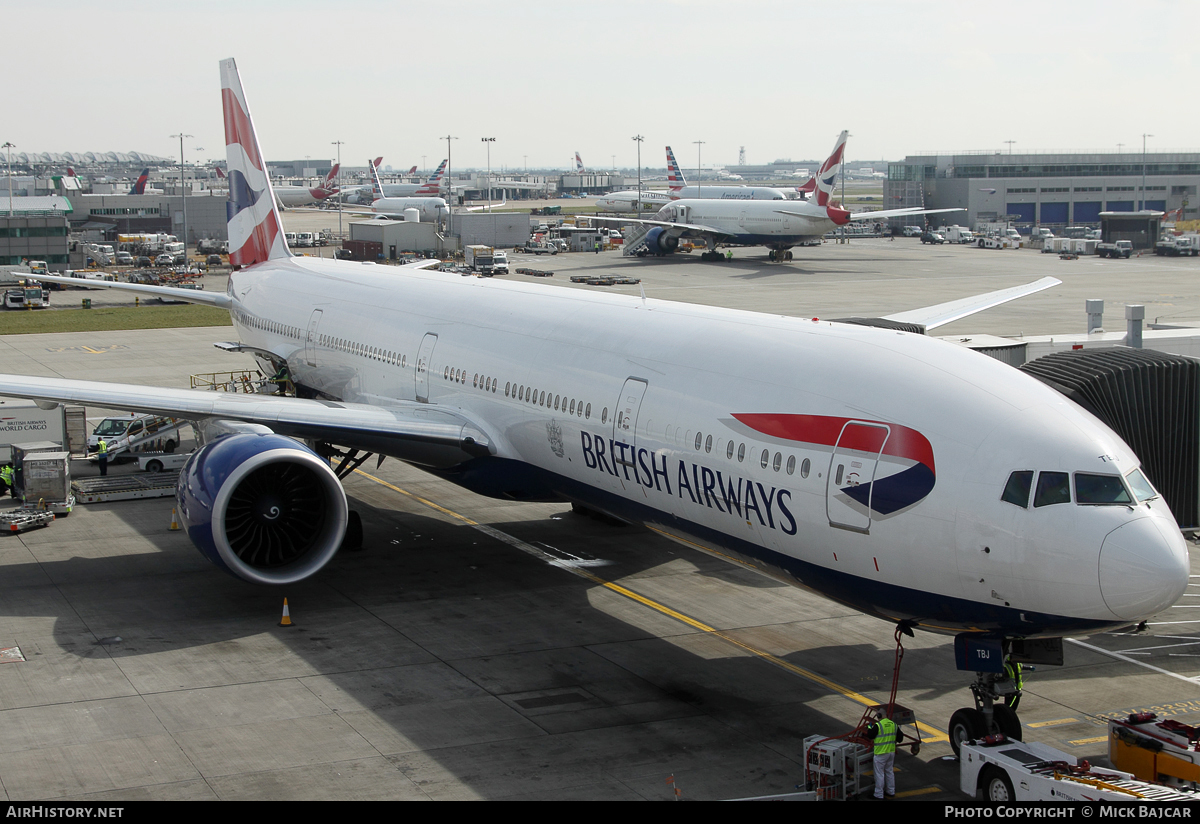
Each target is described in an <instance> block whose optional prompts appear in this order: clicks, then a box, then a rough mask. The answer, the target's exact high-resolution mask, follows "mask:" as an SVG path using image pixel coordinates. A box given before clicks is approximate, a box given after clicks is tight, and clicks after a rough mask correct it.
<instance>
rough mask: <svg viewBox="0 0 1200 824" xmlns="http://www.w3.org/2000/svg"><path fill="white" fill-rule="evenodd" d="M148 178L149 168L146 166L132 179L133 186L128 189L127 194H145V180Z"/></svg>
mask: <svg viewBox="0 0 1200 824" xmlns="http://www.w3.org/2000/svg"><path fill="white" fill-rule="evenodd" d="M149 179H150V168H149V167H146V168H145V169H142V173H141V174H140V175H138V176H137V180H136V181H134V184H133V188H132V189H130V190H129V194H131V195H144V194H146V181H147V180H149Z"/></svg>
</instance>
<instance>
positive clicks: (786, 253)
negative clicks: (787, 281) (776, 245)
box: [767, 249, 792, 263]
mask: <svg viewBox="0 0 1200 824" xmlns="http://www.w3.org/2000/svg"><path fill="white" fill-rule="evenodd" d="M767 257H768V258H770V259H771V260H773V261H775V262H776V263H783V262H784V261H785V260H791V259H792V250H791V249H772V250H771V253H770V254H769V255H768V256H767Z"/></svg>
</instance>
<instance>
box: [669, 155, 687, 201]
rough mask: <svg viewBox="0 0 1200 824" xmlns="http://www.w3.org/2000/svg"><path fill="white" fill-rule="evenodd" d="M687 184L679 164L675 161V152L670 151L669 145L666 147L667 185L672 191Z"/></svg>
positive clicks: (676, 190)
mask: <svg viewBox="0 0 1200 824" xmlns="http://www.w3.org/2000/svg"><path fill="white" fill-rule="evenodd" d="M686 185H687V180H686V179H685V178H684V176H683V172H682V171H681V170H680V168H679V164H678V163H676V162H675V153H674V152H673V151H671V147H670V146H668V147H667V186H668V188H670V190H671V191H672V192H678V191H679V190H680V189H682V188H683V187H684V186H686Z"/></svg>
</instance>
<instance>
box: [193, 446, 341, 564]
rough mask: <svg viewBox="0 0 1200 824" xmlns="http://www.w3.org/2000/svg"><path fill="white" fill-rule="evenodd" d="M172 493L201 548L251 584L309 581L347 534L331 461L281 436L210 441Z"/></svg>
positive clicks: (195, 541)
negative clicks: (330, 464)
mask: <svg viewBox="0 0 1200 824" xmlns="http://www.w3.org/2000/svg"><path fill="white" fill-rule="evenodd" d="M175 497H176V499H177V500H178V501H179V510H180V513H181V515H180V517H181V519H182V524H183V527H184V529H186V530H187V533H188V537H189V538H190V539H191V541H192V543H193V544H195V545H196V547H197V548H198V549H199V550H200V552H201V553H202V554H203V555H204V556H205V557H206V558H208V560H210V561H212V562H213V563H214V564H216V565H217V566H218V567H219V568H220V569H222V570H223V571H225V572H228V573H229V574H230V575H233V576H235V577H238V578H241V579H243V580H246V581H251V582H253V583H256V584H289V583H292V582H294V581H299V580H302V579H304V578H307V577H308V576H310V575H312V574H313V573H315V572H316V571H317V570H319V569H320V568H321V567H323V566H325V564H326V563H328V562H329V560H330V559H331V558H332V557H333V556H334V554H335V553H336V552H337V550H338V547H339V546H340V545H341V542H342V537H343V536H344V535H345V533H346V523H347V520H348V509H347V506H346V493H345V492H344V491H343V489H342V484H341V482H340V481H339V480H338V478H337V476H336V475H335V474H334V473H333V470H332V469H330V468H329V463H328V462H327V461H324V460H322V459H321V458H320V457H318V456H317V454H316V453H314V452H313V451H312V450H310V449H308V448H307V447H305V446H303V445H302V444H300V443H298V442H297V441H294V440H292V439H291V438H287V437H284V436H282V435H275V434H237V435H226V436H224V437H221V438H218V439H217V440H215V441H212V442H211V443H209V444H207V445H206V446H204V447H203V448H202V449H200V450H198V451H197V452H196V454H194V455H193V456H192V457H191V459H190V460H189V461H188V462H187V464H186V465H185V466H184V467H183V470H182V471H181V472H180V473H179V485H178V486H177V487H176V489H175Z"/></svg>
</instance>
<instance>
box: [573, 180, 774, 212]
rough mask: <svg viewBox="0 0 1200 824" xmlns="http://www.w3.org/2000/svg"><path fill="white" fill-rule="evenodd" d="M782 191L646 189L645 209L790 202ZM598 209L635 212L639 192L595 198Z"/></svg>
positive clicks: (754, 188)
mask: <svg viewBox="0 0 1200 824" xmlns="http://www.w3.org/2000/svg"><path fill="white" fill-rule="evenodd" d="M791 199H794V198H790V197H789V196H788V194H787V193H786V192H784V191H782V190H781V189H771V188H768V187H765V186H684V187H682V188H679V189H670V190H666V191H659V190H651V189H643V190H642V192H641V201H642V208H643V209H646V208H651V207H652V208H658V207H660V206H663V205H665V204H667V203H671V202H673V201H676V200H737V201H743V200H772V201H775V200H791ZM596 206H597V208H599V209H603V210H604V211H606V212H634V211H637V207H638V191H637V189H630V190H629V191H624V192H611V193H609V194H607V195H604V196H603V197H600V198H597V199H596Z"/></svg>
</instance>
